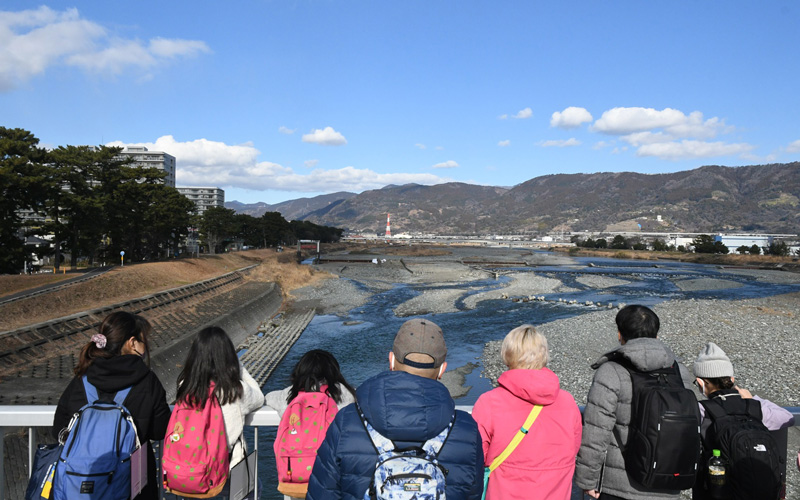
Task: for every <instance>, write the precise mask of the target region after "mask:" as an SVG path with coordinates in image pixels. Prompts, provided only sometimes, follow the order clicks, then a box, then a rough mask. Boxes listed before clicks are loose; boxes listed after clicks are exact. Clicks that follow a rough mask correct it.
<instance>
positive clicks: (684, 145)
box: [636, 140, 755, 160]
mask: <svg viewBox="0 0 800 500" xmlns="http://www.w3.org/2000/svg"><path fill="white" fill-rule="evenodd" d="M754 148H755V146H752V145H751V144H745V143H739V144H726V143H724V142H705V141H694V140H683V141H680V142H657V143H653V144H644V145H642V146H640V147H639V149H637V150H636V155H637V156H657V157H659V158H662V159H667V160H684V159H690V158H710V157H714V156H730V155H740V154H744V153H747V152H749V151H752V150H753V149H754Z"/></svg>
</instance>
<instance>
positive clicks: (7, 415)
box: [0, 405, 800, 500]
mask: <svg viewBox="0 0 800 500" xmlns="http://www.w3.org/2000/svg"><path fill="white" fill-rule="evenodd" d="M785 408H786V409H787V410H789V411H790V412H791V413H792V415H794V418H795V426H800V407H797V406H788V407H785ZM456 409H458V410H463V411H466V412H468V413H472V406H456ZM55 412H56V407H55V406H52V405H51V406H43V405H19V406H0V500H5V498H6V487H5V486H6V481H5V463H4V452H5V450H4V447H5V442H4V441H5V429H6V428H7V427H27V428H28V475H29V476H30V471H31V469H32V466H33V457H34V454H35V453H36V445H37V442H36V428H37V427H52V426H53V416H54V415H55ZM581 412H583V407H581ZM279 423H280V418H279V417H278V412H276V411H275V410H272V409H270V408H269V407H266V406H264V407H263V408H261V409H259V410H256V411H254V412H253V413H251V414H250V415H248V416H247V417H246V418H245V425H246V426H248V427H255V428H256V431H257V430H258V427H277V426H278V424H279ZM254 434H255V437H254V440H255V442H254V448H255V449H258V432H255V433H254ZM784 439H785V434H784ZM783 445H784V446H785V443H783ZM789 451H790V454H792V453H793V450H789ZM257 474H258V464H257V463H256V475H257ZM257 484H258V482H256V485H257Z"/></svg>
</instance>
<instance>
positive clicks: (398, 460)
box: [358, 407, 455, 500]
mask: <svg viewBox="0 0 800 500" xmlns="http://www.w3.org/2000/svg"><path fill="white" fill-rule="evenodd" d="M358 414H359V416H360V417H361V421H362V422H363V424H364V427H365V428H366V429H367V433H368V434H369V437H370V439H371V440H372V444H373V445H375V449H376V450H378V463H377V464H376V466H375V473H374V475H373V476H372V481H371V482H370V485H369V489H367V491H366V492H365V493H364V500H378V499H380V500H411V499H414V500H440V499H441V500H444V499H445V498H446V496H445V477H446V476H447V469H445V468H444V467H443V466H442V465H441V464H440V463H439V459H438V456H439V452H440V451H441V449H442V446H444V443H445V441H447V437H448V436H449V435H450V430H451V429H452V428H453V423H454V422H455V413H454V414H453V418H452V419H450V423H449V424H448V425H447V427H445V428H444V429H443V430H442V432H440V433H439V434H437V435H436V436H434V437H433V438H431V439H429V440H427V441H425V442H424V443H423V444H422V446H421V447H412V448H404V449H397V447H395V445H394V443H393V442H392V441H391V440H390V439H388V438H386V437H384V436H383V435H381V434H380V433H379V432H378V431H376V430H375V429H374V428H373V427H372V425H371V424H370V423H369V422H368V421H367V419H366V418H365V417H364V413H363V412H362V411H361V408H360V407H359V408H358Z"/></svg>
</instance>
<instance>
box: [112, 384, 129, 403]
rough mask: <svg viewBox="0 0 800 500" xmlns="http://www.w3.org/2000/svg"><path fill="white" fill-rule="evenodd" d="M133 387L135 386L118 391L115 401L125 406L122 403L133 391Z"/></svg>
mask: <svg viewBox="0 0 800 500" xmlns="http://www.w3.org/2000/svg"><path fill="white" fill-rule="evenodd" d="M132 388H133V386H130V387H126V388H124V389H122V390H121V391H117V393H116V394H115V395H114V402H115V403H117V405H119V406H123V404H122V403H124V402H125V398H127V397H128V394H129V393H130V392H131V389H132Z"/></svg>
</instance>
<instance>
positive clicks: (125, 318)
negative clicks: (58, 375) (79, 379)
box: [74, 311, 153, 376]
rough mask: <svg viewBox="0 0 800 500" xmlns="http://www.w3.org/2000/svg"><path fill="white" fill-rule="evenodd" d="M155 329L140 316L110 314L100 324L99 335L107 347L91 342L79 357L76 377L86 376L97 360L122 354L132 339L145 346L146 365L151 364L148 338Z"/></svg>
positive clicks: (124, 312) (125, 313) (119, 312)
mask: <svg viewBox="0 0 800 500" xmlns="http://www.w3.org/2000/svg"><path fill="white" fill-rule="evenodd" d="M152 329H153V328H152V327H151V326H150V322H149V321H147V320H146V319H144V318H143V317H141V316H139V315H138V314H133V313H129V312H127V311H117V312H113V313H111V314H109V315H108V316H106V317H105V318H104V319H103V322H102V323H100V328H99V329H98V333H100V334H101V335H103V336H104V337H105V346H104V347H98V346H97V342H95V341H94V340H90V341H89V342H88V343H87V344H86V345H85V346H83V348H82V349H81V353H80V354H79V355H78V364H77V366H75V370H74V371H75V375H78V376H80V375H84V374H85V373H86V370H88V369H89V366H91V364H92V362H94V360H95V359H97V358H104V359H108V358H113V357H115V356H119V355H120V354H122V346H124V345H125V342H127V341H128V340H129V339H130V338H131V337H133V338H135V339H136V340H138V341H139V342H141V343H143V344H144V346H145V354H144V356H145V358H144V359H145V363H147V364H148V365H149V364H150V344H149V343H148V342H147V337H148V336H149V335H150V331H151V330H152Z"/></svg>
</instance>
